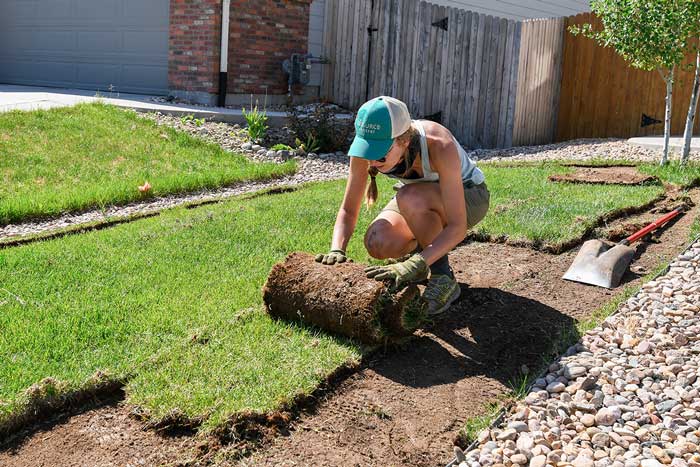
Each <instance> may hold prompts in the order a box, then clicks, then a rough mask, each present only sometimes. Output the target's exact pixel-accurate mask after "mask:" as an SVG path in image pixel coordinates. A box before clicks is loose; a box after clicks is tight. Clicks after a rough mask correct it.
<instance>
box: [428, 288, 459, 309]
mask: <svg viewBox="0 0 700 467" xmlns="http://www.w3.org/2000/svg"><path fill="white" fill-rule="evenodd" d="M460 295H462V289H461V287H460V286H459V285H458V286H457V287H456V288H455V291H454V292H452V295H450V298H448V299H447V302H446V303H445V304H444V305H443V306H442V308H438V309H437V310H435V311H433V312H428V311H426V312H425V314H426V315H428V316H435V315H439V314H441V313H444V312H445V310H447V309H448V308H449V307H450V305H452V304H453V303H454V301H455V300H457V299H458V298H459V296H460Z"/></svg>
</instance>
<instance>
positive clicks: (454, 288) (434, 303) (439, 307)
mask: <svg viewBox="0 0 700 467" xmlns="http://www.w3.org/2000/svg"><path fill="white" fill-rule="evenodd" d="M461 292H462V291H461V289H460V288H459V284H458V283H457V281H456V280H455V279H454V277H450V276H448V275H446V274H432V275H431V276H430V279H429V280H428V286H427V287H426V288H425V291H424V292H423V300H424V301H425V303H426V305H427V309H426V310H425V313H426V314H427V315H437V314H440V313H442V312H443V311H445V310H447V308H449V306H450V305H451V304H452V303H453V302H454V301H455V300H457V299H458V298H459V294H460V293H461Z"/></svg>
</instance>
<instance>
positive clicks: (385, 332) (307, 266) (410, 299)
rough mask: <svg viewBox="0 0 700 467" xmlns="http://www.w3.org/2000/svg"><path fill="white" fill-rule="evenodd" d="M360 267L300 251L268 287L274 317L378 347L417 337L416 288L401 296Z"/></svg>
mask: <svg viewBox="0 0 700 467" xmlns="http://www.w3.org/2000/svg"><path fill="white" fill-rule="evenodd" d="M364 267H365V266H363V265H361V264H356V263H342V264H335V265H333V266H327V265H324V264H321V263H317V262H316V261H315V260H314V257H313V256H312V255H310V254H308V253H303V252H295V253H291V254H290V255H289V256H287V258H286V259H285V260H284V261H283V262H281V263H277V264H276V265H274V266H273V268H272V271H270V275H269V276H268V278H267V282H266V283H265V286H264V287H263V300H264V301H265V306H266V309H267V311H268V313H269V314H270V315H271V316H273V317H275V318H281V319H284V320H291V321H301V322H304V323H307V324H311V325H314V326H318V327H319V328H322V329H324V330H326V331H329V332H332V333H336V334H340V335H343V336H347V337H350V338H353V339H357V340H358V341H360V342H363V343H365V344H377V343H380V342H383V341H384V340H385V339H391V338H398V337H401V336H406V335H408V334H410V333H412V332H413V331H414V330H415V329H416V328H417V327H418V325H419V324H420V321H421V319H422V313H423V302H422V300H421V298H420V292H419V290H418V287H416V286H415V285H411V286H408V287H406V288H404V289H403V290H401V291H399V292H398V293H396V294H393V293H390V292H389V291H388V289H387V286H386V284H384V283H383V282H378V281H376V280H374V279H368V278H367V277H366V276H365V272H364Z"/></svg>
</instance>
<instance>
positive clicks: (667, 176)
mask: <svg viewBox="0 0 700 467" xmlns="http://www.w3.org/2000/svg"><path fill="white" fill-rule="evenodd" d="M638 170H639V171H640V172H642V173H645V174H649V175H655V176H657V177H659V179H660V180H661V181H663V182H666V183H671V184H673V185H678V186H682V187H690V186H697V185H698V184H700V164H698V163H697V162H689V163H688V164H686V165H685V166H682V165H680V163H679V162H678V161H672V162H670V163H668V164H666V165H665V166H663V167H662V166H660V165H659V164H642V165H640V166H639V169H638Z"/></svg>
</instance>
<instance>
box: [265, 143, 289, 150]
mask: <svg viewBox="0 0 700 467" xmlns="http://www.w3.org/2000/svg"><path fill="white" fill-rule="evenodd" d="M270 149H272V150H273V151H294V148H293V147H291V146H289V145H287V144H275V145H274V146H272V147H271V148H270Z"/></svg>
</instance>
